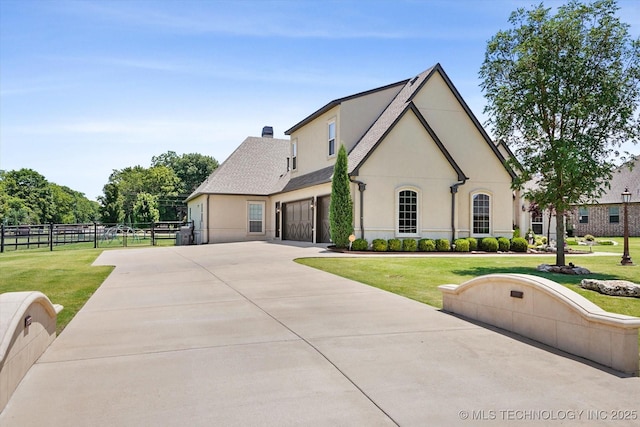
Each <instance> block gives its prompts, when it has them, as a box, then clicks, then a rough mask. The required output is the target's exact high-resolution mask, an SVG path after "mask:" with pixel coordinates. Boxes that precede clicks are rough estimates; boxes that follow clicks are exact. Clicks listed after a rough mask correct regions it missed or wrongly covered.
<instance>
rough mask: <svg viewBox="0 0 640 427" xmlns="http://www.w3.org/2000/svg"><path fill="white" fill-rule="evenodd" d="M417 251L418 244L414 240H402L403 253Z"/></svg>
mask: <svg viewBox="0 0 640 427" xmlns="http://www.w3.org/2000/svg"><path fill="white" fill-rule="evenodd" d="M417 249H418V242H417V241H416V240H415V239H404V240H403V241H402V251H403V252H415V251H416V250H417Z"/></svg>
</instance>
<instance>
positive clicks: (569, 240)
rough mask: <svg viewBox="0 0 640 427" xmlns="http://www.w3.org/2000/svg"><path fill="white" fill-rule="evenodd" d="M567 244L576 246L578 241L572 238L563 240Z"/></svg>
mask: <svg viewBox="0 0 640 427" xmlns="http://www.w3.org/2000/svg"><path fill="white" fill-rule="evenodd" d="M564 242H565V243H566V244H567V245H568V246H577V245H578V244H579V243H578V241H577V240H574V239H567V240H565V241H564Z"/></svg>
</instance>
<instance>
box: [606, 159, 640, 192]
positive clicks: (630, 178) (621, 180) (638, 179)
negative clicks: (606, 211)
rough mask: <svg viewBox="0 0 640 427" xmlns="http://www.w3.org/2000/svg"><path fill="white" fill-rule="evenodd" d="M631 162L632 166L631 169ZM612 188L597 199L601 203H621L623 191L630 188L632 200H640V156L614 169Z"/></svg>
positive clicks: (610, 182)
mask: <svg viewBox="0 0 640 427" xmlns="http://www.w3.org/2000/svg"><path fill="white" fill-rule="evenodd" d="M630 164H631V166H632V168H631V169H629V165H630ZM609 184H610V188H607V189H606V191H605V193H604V194H603V195H602V196H601V197H600V198H599V199H598V200H597V203H600V204H620V203H622V196H621V194H622V192H623V191H624V190H625V189H629V192H630V193H631V202H632V203H638V202H640V156H637V157H636V158H635V160H632V161H631V162H628V163H626V164H624V165H622V166H620V167H618V168H616V169H615V170H614V171H613V176H612V177H611V181H609Z"/></svg>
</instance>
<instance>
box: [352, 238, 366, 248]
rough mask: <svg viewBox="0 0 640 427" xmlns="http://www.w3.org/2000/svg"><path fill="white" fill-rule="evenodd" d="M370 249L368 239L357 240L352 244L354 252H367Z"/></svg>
mask: <svg viewBox="0 0 640 427" xmlns="http://www.w3.org/2000/svg"><path fill="white" fill-rule="evenodd" d="M367 249H369V242H367V240H366V239H356V240H354V241H353V243H351V250H352V251H366V250H367Z"/></svg>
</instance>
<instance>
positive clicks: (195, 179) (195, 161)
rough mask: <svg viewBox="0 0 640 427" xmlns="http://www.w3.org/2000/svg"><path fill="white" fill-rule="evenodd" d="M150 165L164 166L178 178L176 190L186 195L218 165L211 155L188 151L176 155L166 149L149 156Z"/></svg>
mask: <svg viewBox="0 0 640 427" xmlns="http://www.w3.org/2000/svg"><path fill="white" fill-rule="evenodd" d="M151 166H166V167H168V168H170V169H172V170H173V172H174V173H175V174H176V176H177V177H178V178H179V179H180V183H179V185H178V192H179V193H180V194H181V195H183V196H188V195H189V194H190V193H191V192H193V191H194V190H195V189H196V188H197V187H198V186H199V185H200V184H201V183H202V182H203V181H204V180H205V179H207V177H208V176H209V175H211V172H213V171H214V170H215V169H216V168H217V167H218V161H217V160H216V159H214V158H213V157H211V156H205V155H202V154H198V153H188V154H182V155H181V156H178V155H177V154H176V153H175V151H167V152H166V153H164V154H161V155H159V156H153V157H152V158H151Z"/></svg>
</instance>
